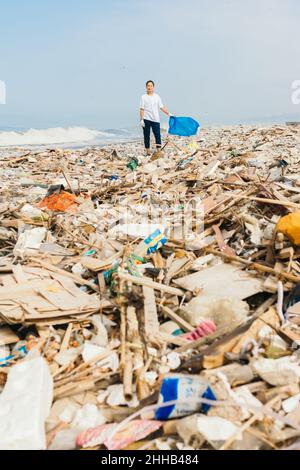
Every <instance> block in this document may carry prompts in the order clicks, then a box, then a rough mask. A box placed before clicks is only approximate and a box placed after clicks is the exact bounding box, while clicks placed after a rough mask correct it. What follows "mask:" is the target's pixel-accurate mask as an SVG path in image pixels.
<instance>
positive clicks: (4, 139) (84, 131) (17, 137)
mask: <svg viewBox="0 0 300 470" xmlns="http://www.w3.org/2000/svg"><path fill="white" fill-rule="evenodd" d="M101 136H103V137H108V136H110V137H111V136H112V134H109V133H107V132H100V131H97V130H93V129H88V128H87V127H67V128H64V127H53V128H49V129H29V130H28V131H25V132H15V131H11V132H0V147H9V146H22V145H47V144H65V143H74V142H88V141H90V140H93V139H95V138H96V137H101Z"/></svg>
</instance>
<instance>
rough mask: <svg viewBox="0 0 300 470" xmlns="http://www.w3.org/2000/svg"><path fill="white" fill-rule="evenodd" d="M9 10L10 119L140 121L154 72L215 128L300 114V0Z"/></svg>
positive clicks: (4, 42) (47, 123)
mask: <svg viewBox="0 0 300 470" xmlns="http://www.w3.org/2000/svg"><path fill="white" fill-rule="evenodd" d="M0 17H1V27H0V60H1V62H0V80H4V81H5V82H6V86H7V104H6V105H5V106H3V105H1V106H0V127H9V126H11V127H25V128H27V127H53V126H66V125H85V126H89V127H95V128H109V127H128V126H133V125H135V124H136V123H137V122H138V104H139V98H140V95H141V94H142V93H143V92H144V83H145V81H146V80H147V79H149V78H151V79H153V80H155V81H156V82H157V91H158V92H159V93H160V95H161V96H162V98H163V101H164V102H165V103H166V105H167V106H168V107H169V109H170V111H171V112H173V113H174V114H177V115H190V116H193V117H195V118H198V119H199V120H200V122H202V123H204V124H205V123H225V124H228V123H236V122H242V121H247V120H254V119H257V120H259V119H264V118H268V117H277V116H282V117H283V118H284V117H287V116H288V115H291V114H295V115H297V114H299V113H300V105H299V106H295V105H293V104H292V102H291V84H292V81H293V80H297V79H300V61H299V59H298V57H299V48H300V28H299V20H300V2H299V0H185V1H183V0H152V1H148V0H128V1H125V0H72V1H71V0H59V1H58V0H51V1H50V0H43V1H40V0H39V1H38V0H26V1H24V0H10V1H9V2H5V1H4V0H2V1H1V3H0Z"/></svg>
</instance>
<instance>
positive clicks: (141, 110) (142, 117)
mask: <svg viewBox="0 0 300 470" xmlns="http://www.w3.org/2000/svg"><path fill="white" fill-rule="evenodd" d="M144 114H145V111H144V108H140V118H141V121H143V120H144Z"/></svg>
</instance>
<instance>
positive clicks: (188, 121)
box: [169, 116, 200, 137]
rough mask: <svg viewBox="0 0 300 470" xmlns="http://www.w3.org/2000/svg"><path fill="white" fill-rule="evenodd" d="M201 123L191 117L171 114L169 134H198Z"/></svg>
mask: <svg viewBox="0 0 300 470" xmlns="http://www.w3.org/2000/svg"><path fill="white" fill-rule="evenodd" d="M199 126H200V124H199V122H197V121H195V119H193V118H190V117H177V116H171V117H170V120H169V134H171V135H180V136H183V137H189V136H191V135H195V134H197V131H198V128H199Z"/></svg>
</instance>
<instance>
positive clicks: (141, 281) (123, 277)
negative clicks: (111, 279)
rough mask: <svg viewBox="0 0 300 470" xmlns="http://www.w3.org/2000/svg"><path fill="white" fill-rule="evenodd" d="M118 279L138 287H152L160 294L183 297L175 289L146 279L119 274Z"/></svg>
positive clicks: (178, 290) (180, 292)
mask: <svg viewBox="0 0 300 470" xmlns="http://www.w3.org/2000/svg"><path fill="white" fill-rule="evenodd" d="M119 278H120V279H121V280H123V281H128V282H132V283H133V284H137V285H139V286H146V287H152V289H155V290H159V291H161V292H166V293H167V294H172V295H179V296H180V297H183V295H184V293H183V291H182V290H181V289H176V288H175V287H170V286H166V285H165V284H160V283H159V282H154V281H151V279H148V278H147V277H136V276H131V274H126V273H122V272H119Z"/></svg>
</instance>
